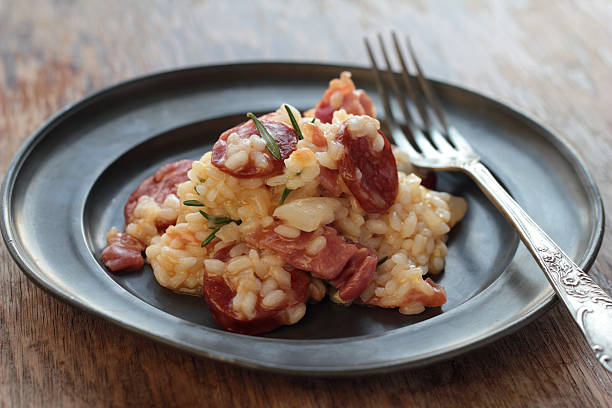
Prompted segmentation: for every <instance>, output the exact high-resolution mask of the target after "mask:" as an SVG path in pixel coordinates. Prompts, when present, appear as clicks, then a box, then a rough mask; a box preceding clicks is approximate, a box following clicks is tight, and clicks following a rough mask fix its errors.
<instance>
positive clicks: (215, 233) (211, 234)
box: [200, 227, 221, 248]
mask: <svg viewBox="0 0 612 408" xmlns="http://www.w3.org/2000/svg"><path fill="white" fill-rule="evenodd" d="M220 229H221V227H216V228H214V229H213V232H211V233H210V234H209V235H208V236H207V237H206V239H205V240H204V241H202V245H200V246H201V247H202V248H204V247H205V246H206V245H208V244H210V241H212V240H213V239H215V235H217V232H219V230H220Z"/></svg>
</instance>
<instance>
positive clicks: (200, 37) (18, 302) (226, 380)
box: [0, 0, 612, 407]
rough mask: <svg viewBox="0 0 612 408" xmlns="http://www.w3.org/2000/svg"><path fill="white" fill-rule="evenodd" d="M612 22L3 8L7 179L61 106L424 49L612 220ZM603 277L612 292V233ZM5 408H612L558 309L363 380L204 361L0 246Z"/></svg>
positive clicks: (570, 7) (31, 5)
mask: <svg viewBox="0 0 612 408" xmlns="http://www.w3.org/2000/svg"><path fill="white" fill-rule="evenodd" d="M611 18H612V4H611V3H609V2H605V0H602V1H598V2H591V1H589V2H575V3H574V2H569V1H560V2H554V3H553V2H545V1H521V2H505V3H504V4H501V2H495V1H491V2H486V1H477V0H469V1H468V0H466V1H445V0H439V1H431V2H429V1H428V2H424V1H415V2H399V1H390V0H389V1H377V2H367V1H359V2H352V1H334V2H331V1H326V2H304V1H294V0H286V1H283V2H274V1H268V0H266V1H258V2H252V3H247V2H244V3H234V2H213V1H202V2H198V1H187V0H185V1H177V2H166V1H163V0H158V1H154V2H152V1H137V2H136V1H134V2H132V1H130V2H123V1H121V0H113V1H104V2H88V1H59V0H58V1H53V2H50V1H18V0H4V1H1V2H0V109H1V111H0V175H4V172H5V171H6V168H7V167H8V165H9V162H10V160H11V159H12V157H13V155H14V154H15V152H16V151H17V149H18V147H19V146H20V145H21V144H22V143H23V142H24V140H25V139H26V138H27V137H28V135H29V134H30V133H31V132H32V131H34V130H35V129H36V128H37V127H38V126H40V125H41V124H42V123H43V121H44V120H45V119H46V118H48V117H49V116H50V115H51V114H53V113H54V112H55V111H57V110H58V109H60V108H61V107H62V106H64V105H66V104H68V103H72V102H75V101H77V100H78V99H80V98H81V97H83V96H85V95H87V94H89V93H91V92H94V91H96V90H98V89H100V88H102V87H105V86H107V85H111V84H113V83H115V82H117V81H121V80H124V79H127V78H130V77H132V76H135V75H140V74H145V73H148V72H151V71H158V70H165V69H171V68H175V67H183V66H186V65H196V64H214V63H220V62H234V61H252V60H271V61H273V60H281V59H282V60H296V61H320V62H332V63H346V64H361V65H366V64H367V59H366V55H365V52H364V49H363V47H362V42H361V37H362V36H363V35H364V34H373V33H375V32H376V31H377V30H381V31H387V30H388V29H391V28H395V29H397V30H398V31H400V32H409V33H410V34H411V35H412V36H413V39H414V45H415V47H416V48H417V50H418V53H419V55H420V56H421V59H422V63H423V65H424V66H425V69H426V72H428V74H429V75H430V76H432V77H435V78H439V79H442V80H445V81H449V82H452V83H455V84H461V85H463V86H466V87H468V88H471V89H474V90H476V91H479V92H481V93H484V94H485V95H489V96H492V97H495V98H497V99H500V100H502V101H504V102H506V103H508V104H510V105H511V106H514V107H517V108H519V109H520V110H522V111H523V112H526V113H528V114H529V115H530V116H532V117H535V118H536V119H538V120H539V121H541V122H542V123H543V124H544V125H545V126H547V127H549V128H551V129H553V130H554V131H556V132H557V133H558V134H560V135H562V136H563V137H565V139H566V140H567V141H568V142H569V143H570V144H571V145H572V146H574V147H575V148H576V150H577V151H578V152H579V153H580V155H581V156H582V157H583V158H585V159H586V162H587V164H588V166H589V168H590V170H591V171H592V172H593V174H594V176H595V179H596V181H597V183H598V185H599V188H600V190H601V193H602V195H603V198H604V201H605V202H606V203H607V204H608V206H607V209H608V212H609V213H610V212H611V211H610V209H611V208H610V206H609V204H610V203H611V202H612V188H611V187H612V177H611V176H610V174H611V173H610V170H611V169H610V157H612V114H611V113H610V112H611V111H610V107H611V106H612V48H611V47H610V44H611V40H612V26H611V25H610V24H609V21H610V19H611ZM606 230H607V238H606V239H604V243H603V246H602V250H601V252H600V254H599V256H598V258H597V261H596V263H595V267H594V268H593V269H592V270H591V275H592V276H593V277H594V278H595V279H596V280H597V281H598V282H599V283H600V284H601V285H602V286H603V287H604V288H605V289H606V290H607V291H608V292H609V293H610V292H612V284H611V280H612V247H611V245H610V244H611V242H612V241H611V239H612V235H611V233H612V231H611V230H612V227H610V226H608V227H607V228H606ZM0 277H1V279H2V283H1V284H0V405H1V406H12V405H29V406H40V405H41V404H44V405H47V406H50V405H53V406H56V405H80V406H111V405H113V406H117V405H137V406H141V405H142V406H149V405H162V406H170V405H179V404H202V405H212V406H223V405H236V406H248V405H264V406H267V405H271V406H296V407H298V406H299V407H305V406H317V405H324V406H350V405H360V406H380V405H383V404H384V405H393V406H397V405H406V406H410V405H415V406H425V405H427V406H432V407H433V406H449V405H457V406H476V405H488V406H494V405H495V406H534V405H540V406H547V405H557V406H576V407H582V406H612V376H611V375H610V374H609V373H607V372H605V371H604V370H603V369H602V368H601V367H600V365H599V364H598V363H597V362H596V361H595V360H594V358H593V356H592V354H591V352H590V350H589V348H588V346H587V344H586V342H585V341H584V340H583V338H582V337H581V335H580V333H579V331H578V329H577V328H576V327H575V325H574V323H573V322H572V320H571V318H570V316H569V314H568V313H567V312H566V311H565V310H564V309H563V308H562V307H560V306H559V305H557V306H555V307H554V308H553V309H552V310H551V311H550V312H548V313H547V314H546V315H545V316H542V317H541V318H539V319H537V320H536V321H535V322H533V323H531V324H529V325H528V326H526V327H524V328H523V329H521V330H519V331H517V332H515V333H514V334H511V335H509V336H506V337H504V338H503V339H500V340H498V341H496V342H494V343H492V344H490V345H488V346H485V347H482V348H480V349H478V350H476V351H473V352H471V353H468V354H466V355H463V356H461V357H458V358H455V359H453V360H451V361H446V362H443V363H439V364H436V365H434V366H430V367H427V368H421V369H416V370H410V371H403V372H397V373H393V374H389V375H384V376H375V377H365V378H358V379H309V378H298V377H286V376H281V375H273V374H266V373H261V372H254V371H249V370H245V369H240V368H235V367H231V366H227V365H224V364H220V363H216V362H212V361H208V360H205V359H201V358H196V357H193V356H191V355H188V354H185V353H182V352H179V351H176V350H174V349H172V348H169V347H167V346H163V345H160V344H157V343H154V342H152V341H149V340H147V339H144V338H142V337H140V336H137V335H134V334H132V333H130V332H127V331H126V330H123V329H120V328H118V327H116V326H114V325H112V324H109V323H107V322H106V321H103V320H101V319H98V318H96V317H93V316H91V315H89V314H87V313H84V312H82V311H80V310H76V309H74V308H72V307H70V306H68V305H66V304H64V303H62V302H60V301H57V300H56V299H54V298H52V297H51V296H49V295H48V294H46V293H44V292H43V291H42V290H40V289H38V288H37V287H36V286H34V285H33V284H32V283H31V282H29V281H28V280H27V279H26V278H25V276H24V275H23V274H22V273H21V272H20V270H19V269H18V267H17V265H16V264H15V263H14V262H13V261H12V259H11V258H10V256H9V254H8V251H7V250H6V247H4V245H0Z"/></svg>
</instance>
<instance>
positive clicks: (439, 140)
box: [429, 129, 456, 154]
mask: <svg viewBox="0 0 612 408" xmlns="http://www.w3.org/2000/svg"><path fill="white" fill-rule="evenodd" d="M429 134H430V135H431V139H432V140H433V142H434V144H435V145H436V147H437V148H438V149H439V150H440V151H441V152H442V153H448V154H452V153H454V152H455V151H456V150H455V148H454V147H453V146H451V144H450V143H448V141H447V140H446V138H445V137H444V136H442V134H441V133H440V132H438V131H437V130H435V129H433V130H432V131H430V132H429Z"/></svg>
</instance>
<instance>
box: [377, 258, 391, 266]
mask: <svg viewBox="0 0 612 408" xmlns="http://www.w3.org/2000/svg"><path fill="white" fill-rule="evenodd" d="M387 259H389V257H388V256H385V257H384V258H383V259H381V260H380V261H378V262H376V266H380V265H382V264H384V263H385V261H386V260H387Z"/></svg>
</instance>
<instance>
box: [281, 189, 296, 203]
mask: <svg viewBox="0 0 612 408" xmlns="http://www.w3.org/2000/svg"><path fill="white" fill-rule="evenodd" d="M292 191H293V190H292V189H290V188H287V187H285V189H284V190H283V194H282V195H281V198H280V201H279V203H278V205H281V204H282V203H284V202H285V200H286V199H287V196H288V195H289V193H290V192H292Z"/></svg>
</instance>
